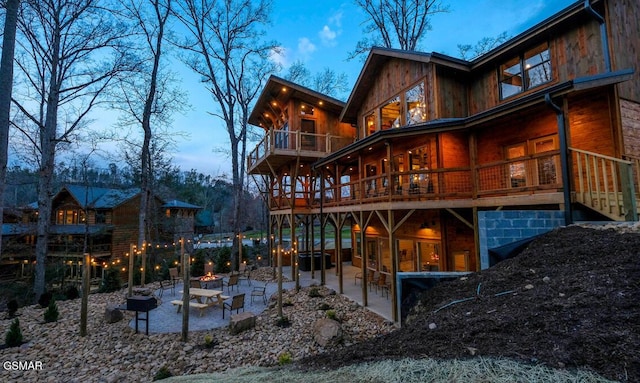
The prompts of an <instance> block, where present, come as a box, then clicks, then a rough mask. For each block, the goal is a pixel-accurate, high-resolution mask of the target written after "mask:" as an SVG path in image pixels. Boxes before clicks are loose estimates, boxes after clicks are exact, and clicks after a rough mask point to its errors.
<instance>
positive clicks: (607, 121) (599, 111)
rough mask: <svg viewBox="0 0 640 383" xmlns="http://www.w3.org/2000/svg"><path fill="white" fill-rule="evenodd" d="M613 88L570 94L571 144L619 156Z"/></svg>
mask: <svg viewBox="0 0 640 383" xmlns="http://www.w3.org/2000/svg"><path fill="white" fill-rule="evenodd" d="M609 96H610V93H609V92H601V91H600V92H592V93H586V94H581V95H579V96H575V97H570V98H569V101H568V102H569V128H568V133H569V137H568V141H569V146H571V147H574V148H577V149H582V150H586V151H590V152H594V153H599V154H604V155H607V156H616V145H615V141H614V132H613V124H612V117H611V113H610V109H609Z"/></svg>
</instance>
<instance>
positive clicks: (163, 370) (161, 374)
mask: <svg viewBox="0 0 640 383" xmlns="http://www.w3.org/2000/svg"><path fill="white" fill-rule="evenodd" d="M172 376H173V374H171V371H169V368H168V367H167V366H162V367H160V369H159V370H158V372H156V374H155V375H154V376H153V380H154V381H156V380H162V379H167V378H170V377H172Z"/></svg>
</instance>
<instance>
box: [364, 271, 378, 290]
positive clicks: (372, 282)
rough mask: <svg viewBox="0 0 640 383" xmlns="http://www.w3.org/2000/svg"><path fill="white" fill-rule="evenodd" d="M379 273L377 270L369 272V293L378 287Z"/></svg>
mask: <svg viewBox="0 0 640 383" xmlns="http://www.w3.org/2000/svg"><path fill="white" fill-rule="evenodd" d="M378 274H380V273H379V272H377V271H375V270H371V269H369V270H367V285H369V291H371V290H372V289H373V288H374V287H376V281H377V280H378Z"/></svg>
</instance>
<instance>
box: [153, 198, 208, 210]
mask: <svg viewBox="0 0 640 383" xmlns="http://www.w3.org/2000/svg"><path fill="white" fill-rule="evenodd" d="M162 207H163V208H165V209H193V210H199V209H202V207H200V206H197V205H193V204H190V203H187V202H183V201H178V200H177V199H172V200H171V201H167V202H166V203H165V204H164V205H162Z"/></svg>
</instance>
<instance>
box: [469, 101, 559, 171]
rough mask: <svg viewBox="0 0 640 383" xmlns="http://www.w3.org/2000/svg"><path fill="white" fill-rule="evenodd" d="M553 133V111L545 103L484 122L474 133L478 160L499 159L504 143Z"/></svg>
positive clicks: (554, 128)
mask: <svg viewBox="0 0 640 383" xmlns="http://www.w3.org/2000/svg"><path fill="white" fill-rule="evenodd" d="M557 133H558V127H557V122H556V115H555V114H554V113H553V112H552V111H551V109H550V108H548V107H545V106H540V107H538V108H536V109H535V110H532V111H530V112H528V113H520V114H517V115H515V116H511V117H510V118H504V119H501V120H497V121H494V122H492V123H489V124H486V125H484V126H483V128H482V129H480V130H479V131H478V133H477V143H478V144H477V146H478V164H486V163H491V162H496V161H502V160H503V159H504V158H505V157H504V148H505V147H506V146H508V145H513V144H517V143H520V142H526V141H527V140H530V139H534V138H539V137H544V136H548V135H551V134H557Z"/></svg>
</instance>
